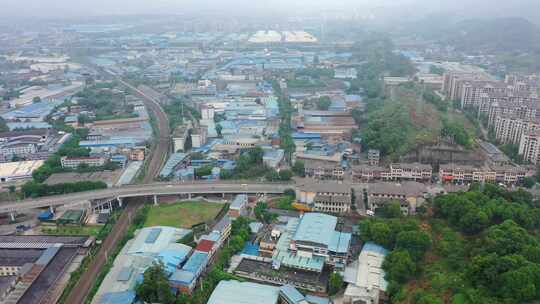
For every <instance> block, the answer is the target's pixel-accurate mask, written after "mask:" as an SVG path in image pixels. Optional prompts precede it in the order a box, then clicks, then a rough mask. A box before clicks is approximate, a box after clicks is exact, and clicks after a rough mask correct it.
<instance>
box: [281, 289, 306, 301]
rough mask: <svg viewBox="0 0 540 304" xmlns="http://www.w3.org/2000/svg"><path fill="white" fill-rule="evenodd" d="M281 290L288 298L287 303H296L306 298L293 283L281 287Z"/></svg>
mask: <svg viewBox="0 0 540 304" xmlns="http://www.w3.org/2000/svg"><path fill="white" fill-rule="evenodd" d="M279 291H280V293H281V295H282V296H283V297H285V298H286V299H287V303H295V304H296V303H300V302H302V301H303V300H304V295H302V294H301V293H300V292H299V291H298V290H296V288H294V287H292V286H291V285H283V286H281V287H280V288H279Z"/></svg>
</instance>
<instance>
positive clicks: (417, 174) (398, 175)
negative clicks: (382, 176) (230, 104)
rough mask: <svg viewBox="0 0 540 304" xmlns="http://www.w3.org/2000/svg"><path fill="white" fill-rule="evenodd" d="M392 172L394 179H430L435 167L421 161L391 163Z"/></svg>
mask: <svg viewBox="0 0 540 304" xmlns="http://www.w3.org/2000/svg"><path fill="white" fill-rule="evenodd" d="M390 173H391V174H392V179H393V180H415V181H429V180H431V178H432V176H433V167H431V165H424V164H420V163H412V164H405V163H400V164H391V165H390Z"/></svg>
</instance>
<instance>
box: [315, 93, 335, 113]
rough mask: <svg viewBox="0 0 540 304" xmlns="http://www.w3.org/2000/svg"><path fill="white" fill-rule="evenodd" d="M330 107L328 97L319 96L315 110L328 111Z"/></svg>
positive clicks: (330, 101)
mask: <svg viewBox="0 0 540 304" xmlns="http://www.w3.org/2000/svg"><path fill="white" fill-rule="evenodd" d="M330 105H332V100H331V99H330V97H328V96H321V97H319V100H317V110H320V111H328V109H329V108H330Z"/></svg>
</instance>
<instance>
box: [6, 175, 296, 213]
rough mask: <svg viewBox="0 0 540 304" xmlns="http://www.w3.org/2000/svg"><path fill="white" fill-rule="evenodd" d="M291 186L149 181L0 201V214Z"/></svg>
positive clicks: (272, 191)
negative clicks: (114, 200)
mask: <svg viewBox="0 0 540 304" xmlns="http://www.w3.org/2000/svg"><path fill="white" fill-rule="evenodd" d="M287 188H291V185H290V184H278V183H244V182H240V181H239V182H235V181H226V182H217V181H213V182H192V183H151V184H143V185H128V186H123V187H117V188H107V189H102V190H93V191H86V192H77V193H70V194H63V195H55V196H45V197H40V198H36V199H26V200H22V201H14V202H9V203H3V204H0V213H8V212H12V211H21V210H27V209H34V208H42V207H50V206H61V205H69V204H74V203H83V202H89V201H91V200H96V199H109V198H130V197H144V196H152V195H175V194H188V193H191V194H222V193H228V194H235V193H247V194H257V193H268V194H280V193H283V192H284V191H285V189H287Z"/></svg>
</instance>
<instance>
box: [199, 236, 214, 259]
mask: <svg viewBox="0 0 540 304" xmlns="http://www.w3.org/2000/svg"><path fill="white" fill-rule="evenodd" d="M215 243H216V242H214V241H210V240H201V241H200V242H199V243H198V244H197V247H195V250H197V251H202V252H207V253H208V256H209V257H211V256H212V255H214V251H215V249H214V244H215Z"/></svg>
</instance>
